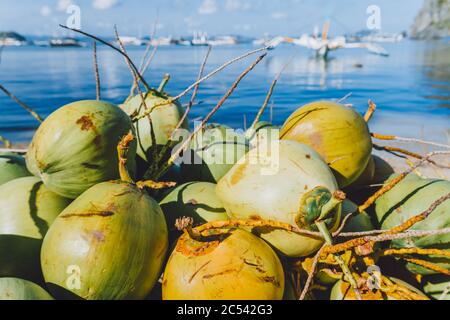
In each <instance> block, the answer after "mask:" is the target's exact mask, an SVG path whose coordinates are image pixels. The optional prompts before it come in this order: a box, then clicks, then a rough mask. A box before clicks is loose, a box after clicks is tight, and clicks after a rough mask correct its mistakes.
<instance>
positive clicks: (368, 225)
mask: <svg viewBox="0 0 450 320" xmlns="http://www.w3.org/2000/svg"><path fill="white" fill-rule="evenodd" d="M351 213H353V216H352V217H351V218H349V220H348V221H347V222H346V224H345V226H344V229H342V232H365V231H372V230H374V229H375V227H374V225H373V223H372V219H371V218H370V216H369V214H368V213H367V212H365V211H363V212H359V213H358V206H357V205H356V204H355V203H353V202H352V201H350V200H348V199H345V200H344V202H343V203H342V218H345V217H346V216H347V215H349V214H351Z"/></svg>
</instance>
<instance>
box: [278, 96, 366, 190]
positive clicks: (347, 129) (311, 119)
mask: <svg viewBox="0 0 450 320" xmlns="http://www.w3.org/2000/svg"><path fill="white" fill-rule="evenodd" d="M280 138H281V139H283V140H295V141H298V142H302V143H305V144H307V145H309V146H311V147H312V148H313V149H314V150H316V151H317V152H318V153H319V154H320V155H321V156H322V157H323V159H324V160H325V162H326V163H328V164H329V165H330V167H331V168H332V169H333V173H334V174H335V176H336V179H337V181H338V183H339V186H340V187H341V188H343V187H346V186H348V185H350V184H351V183H352V182H354V181H355V180H356V179H357V178H358V177H359V176H360V174H361V173H362V172H363V171H364V169H365V168H366V166H367V163H368V162H369V160H370V156H371V152H372V139H371V137H370V132H369V129H368V127H367V124H366V122H365V121H364V119H363V117H362V116H361V115H360V114H359V113H358V112H356V111H355V110H353V109H352V108H349V107H347V106H344V105H341V104H338V103H335V102H331V101H317V102H313V103H310V104H307V105H305V106H303V107H301V108H299V109H298V110H297V111H295V112H294V113H293V114H292V115H291V116H290V117H289V118H288V119H287V120H286V122H285V124H284V125H283V127H282V128H281V132H280Z"/></svg>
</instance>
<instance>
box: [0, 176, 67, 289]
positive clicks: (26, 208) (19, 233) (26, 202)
mask: <svg viewBox="0 0 450 320" xmlns="http://www.w3.org/2000/svg"><path fill="white" fill-rule="evenodd" d="M69 203H70V200H68V199H66V198H63V197H61V196H59V195H58V194H56V193H54V192H52V191H50V190H49V189H48V188H47V187H46V186H45V185H44V184H43V183H42V181H41V180H39V179H38V178H36V177H24V178H19V179H16V180H12V181H10V182H7V183H5V184H3V185H1V186H0V277H20V278H24V279H28V280H32V281H35V282H41V281H42V272H41V267H40V260H39V254H40V250H41V245H42V239H43V238H44V236H45V234H46V233H47V230H48V228H49V227H50V226H51V224H52V222H53V221H54V219H55V218H56V217H57V216H58V214H59V213H60V212H61V211H62V210H63V209H64V208H65V207H66V206H67V205H68V204H69Z"/></svg>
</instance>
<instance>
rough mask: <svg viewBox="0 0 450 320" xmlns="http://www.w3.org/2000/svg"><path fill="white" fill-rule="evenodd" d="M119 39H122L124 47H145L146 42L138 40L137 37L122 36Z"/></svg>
mask: <svg viewBox="0 0 450 320" xmlns="http://www.w3.org/2000/svg"><path fill="white" fill-rule="evenodd" d="M119 39H120V42H122V44H123V45H124V46H142V45H144V41H143V40H141V39H139V38H136V37H127V36H120V37H119Z"/></svg>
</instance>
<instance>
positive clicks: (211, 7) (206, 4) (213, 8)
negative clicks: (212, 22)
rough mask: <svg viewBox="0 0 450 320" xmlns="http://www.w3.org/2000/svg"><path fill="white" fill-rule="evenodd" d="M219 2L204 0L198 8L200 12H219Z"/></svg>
mask: <svg viewBox="0 0 450 320" xmlns="http://www.w3.org/2000/svg"><path fill="white" fill-rule="evenodd" d="M217 9H218V8H217V3H216V1H215V0H204V1H203V3H202V4H201V5H200V7H199V8H198V13H199V14H214V13H216V12H217Z"/></svg>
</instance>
